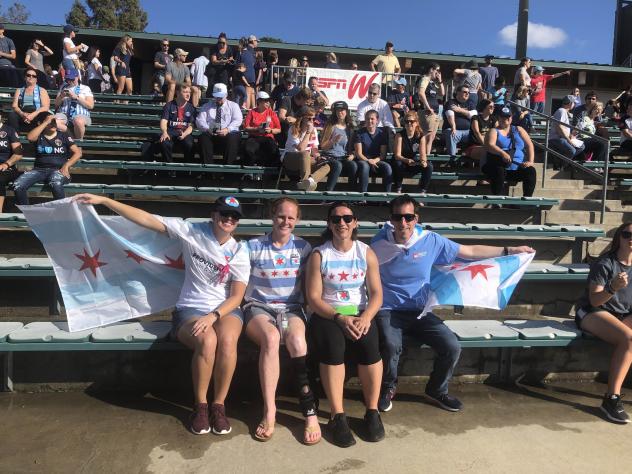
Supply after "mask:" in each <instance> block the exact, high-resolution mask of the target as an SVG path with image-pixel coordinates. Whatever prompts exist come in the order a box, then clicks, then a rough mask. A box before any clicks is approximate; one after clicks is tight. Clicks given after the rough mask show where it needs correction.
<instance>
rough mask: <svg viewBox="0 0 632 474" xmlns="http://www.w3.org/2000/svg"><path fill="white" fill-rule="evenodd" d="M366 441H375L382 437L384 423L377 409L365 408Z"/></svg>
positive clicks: (380, 439)
mask: <svg viewBox="0 0 632 474" xmlns="http://www.w3.org/2000/svg"><path fill="white" fill-rule="evenodd" d="M364 426H365V428H366V436H367V438H366V439H367V441H370V442H372V443H376V442H377V441H382V440H383V439H384V436H385V434H384V425H383V424H382V419H381V418H380V413H379V412H378V411H377V410H367V411H366V413H365V414H364Z"/></svg>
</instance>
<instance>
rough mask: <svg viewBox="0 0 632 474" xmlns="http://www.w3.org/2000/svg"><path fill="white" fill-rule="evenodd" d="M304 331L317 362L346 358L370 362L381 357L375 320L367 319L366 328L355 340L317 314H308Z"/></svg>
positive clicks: (343, 361) (327, 363) (335, 324)
mask: <svg viewBox="0 0 632 474" xmlns="http://www.w3.org/2000/svg"><path fill="white" fill-rule="evenodd" d="M347 317H351V316H347ZM308 331H309V336H310V345H312V346H313V347H312V348H310V351H313V352H312V354H313V355H314V357H315V359H316V360H317V361H318V362H320V363H321V364H326V365H340V364H344V363H345V359H346V360H348V361H349V362H353V363H356V364H360V365H372V364H375V363H376V362H379V361H380V360H381V359H382V356H381V355H380V344H379V333H378V330H377V324H376V323H375V320H373V321H371V326H370V327H369V332H368V333H366V334H365V335H364V336H362V337H361V338H360V339H358V340H357V341H352V340H350V339H347V338H346V337H345V335H344V332H343V331H342V328H341V327H340V326H339V325H338V323H336V322H335V321H334V320H333V319H325V318H321V317H320V316H318V315H317V314H313V315H312V316H311V317H310V319H309V326H308Z"/></svg>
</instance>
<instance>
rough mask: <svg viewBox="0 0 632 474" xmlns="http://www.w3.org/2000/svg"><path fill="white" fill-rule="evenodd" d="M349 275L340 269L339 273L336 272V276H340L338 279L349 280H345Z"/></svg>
mask: <svg viewBox="0 0 632 474" xmlns="http://www.w3.org/2000/svg"><path fill="white" fill-rule="evenodd" d="M348 276H349V274H348V273H345V271H344V270H343V271H341V272H340V273H338V277H339V278H340V281H343V280H344V281H349V280H347V277H348Z"/></svg>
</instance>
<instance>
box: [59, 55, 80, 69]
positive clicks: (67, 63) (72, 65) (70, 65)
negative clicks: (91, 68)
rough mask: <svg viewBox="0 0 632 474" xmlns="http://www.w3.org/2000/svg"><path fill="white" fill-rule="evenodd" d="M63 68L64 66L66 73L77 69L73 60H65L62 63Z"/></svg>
mask: <svg viewBox="0 0 632 474" xmlns="http://www.w3.org/2000/svg"><path fill="white" fill-rule="evenodd" d="M61 64H62V66H64V70H65V71H70V70H71V69H77V67H76V66H75V63H73V62H72V59H69V58H64V59H63V60H62V62H61Z"/></svg>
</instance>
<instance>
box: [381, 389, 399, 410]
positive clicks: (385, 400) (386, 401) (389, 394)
mask: <svg viewBox="0 0 632 474" xmlns="http://www.w3.org/2000/svg"><path fill="white" fill-rule="evenodd" d="M396 391H397V387H396V386H395V387H387V386H385V385H382V391H381V392H380V399H379V400H378V401H377V408H378V410H380V411H391V409H392V408H393V401H392V400H393V398H395V392H396Z"/></svg>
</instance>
